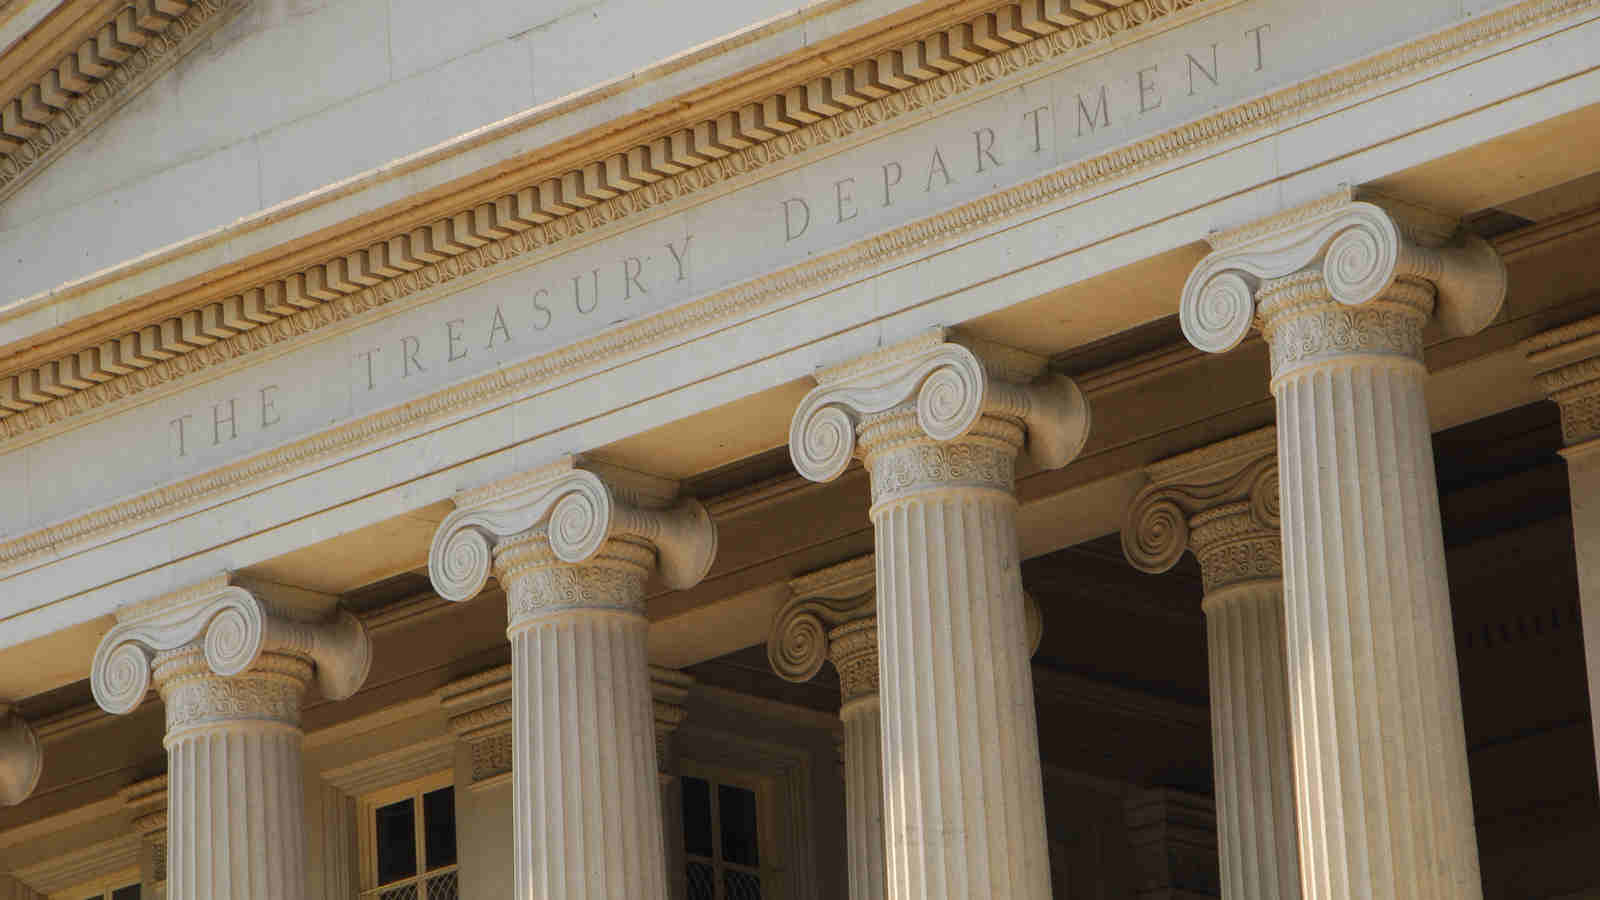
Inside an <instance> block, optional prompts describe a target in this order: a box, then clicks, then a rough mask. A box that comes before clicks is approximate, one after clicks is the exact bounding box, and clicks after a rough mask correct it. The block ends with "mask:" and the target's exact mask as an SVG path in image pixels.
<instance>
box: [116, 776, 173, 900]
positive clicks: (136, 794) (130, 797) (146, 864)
mask: <svg viewBox="0 0 1600 900" xmlns="http://www.w3.org/2000/svg"><path fill="white" fill-rule="evenodd" d="M119 796H120V797H121V798H122V806H123V809H125V810H127V813H128V816H129V819H130V824H131V825H132V826H133V831H134V833H135V834H137V835H139V881H140V883H141V884H142V885H143V887H144V891H145V893H147V894H149V895H150V897H151V898H153V900H161V898H165V897H166V896H167V776H165V775H158V776H156V777H155V778H147V779H145V780H144V781H139V782H135V783H134V784H130V785H128V786H127V787H125V788H123V789H122V791H121V792H120V794H119Z"/></svg>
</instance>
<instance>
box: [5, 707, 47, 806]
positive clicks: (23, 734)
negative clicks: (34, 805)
mask: <svg viewBox="0 0 1600 900" xmlns="http://www.w3.org/2000/svg"><path fill="white" fill-rule="evenodd" d="M43 773H44V750H43V748H42V747H41V746H40V744H39V736H38V735H37V734H35V733H34V731H33V728H32V727H31V726H29V725H28V723H27V721H26V720H25V719H23V718H22V716H21V715H20V714H19V713H18V712H17V711H16V710H15V709H14V708H13V707H12V706H11V705H10V704H6V703H0V806H16V805H17V804H18V803H21V802H22V801H24V800H26V799H28V796H29V795H30V794H32V793H33V789H34V788H35V787H38V785H39V776H40V775H41V774H43Z"/></svg>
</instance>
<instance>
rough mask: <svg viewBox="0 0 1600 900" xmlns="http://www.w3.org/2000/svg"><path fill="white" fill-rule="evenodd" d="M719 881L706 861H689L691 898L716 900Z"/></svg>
mask: <svg viewBox="0 0 1600 900" xmlns="http://www.w3.org/2000/svg"><path fill="white" fill-rule="evenodd" d="M716 897H717V882H716V877H715V876H714V875H712V873H711V866H709V865H707V864H706V863H699V862H692V863H689V900H716Z"/></svg>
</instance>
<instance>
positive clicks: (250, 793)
mask: <svg viewBox="0 0 1600 900" xmlns="http://www.w3.org/2000/svg"><path fill="white" fill-rule="evenodd" d="M322 618H323V616H321V615H317V614H315V613H313V612H311V611H309V610H306V609H304V608H300V607H291V606H287V605H279V604H277V603H273V604H272V605H269V602H268V599H267V598H263V597H260V596H257V594H255V593H252V592H251V591H250V590H247V589H245V588H244V587H241V586H237V585H231V584H229V583H228V580H227V579H226V578H217V579H213V580H212V581H209V582H206V583H205V584H202V585H199V586H197V587H195V588H192V589H190V590H187V591H182V592H179V593H176V594H170V595H167V596H165V597H160V598H157V599H155V600H151V601H146V602H143V603H138V604H134V605H131V606H125V607H123V608H121V609H119V610H118V611H117V625H116V626H115V627H113V628H112V629H111V631H110V632H109V633H107V634H106V636H105V638H104V639H103V640H102V641H101V642H100V646H99V648H98V649H97V650H96V651H95V658H94V668H93V670H92V673H91V685H92V687H93V690H94V696H95V700H96V701H97V702H98V703H99V704H100V706H101V708H102V709H104V710H106V711H107V712H110V713H114V714H116V713H126V712H129V711H131V710H133V709H134V708H136V707H137V706H138V705H139V704H140V703H141V702H142V701H143V700H144V697H145V694H146V692H147V691H148V690H149V688H150V684H151V681H152V677H153V679H154V682H155V685H156V689H157V690H158V691H159V692H160V694H161V699H162V700H163V701H164V702H165V704H166V711H167V736H166V740H165V742H164V743H165V744H166V748H167V798H168V814H167V853H168V864H167V896H168V897H169V898H171V900H259V898H262V897H274V898H287V900H303V898H305V897H306V896H307V889H308V878H307V873H306V845H305V809H304V806H305V799H304V798H305V790H304V784H303V780H302V775H301V769H302V762H301V755H300V741H301V733H300V703H301V699H302V697H303V696H304V694H305V689H306V687H307V686H308V685H309V684H310V683H311V682H312V680H313V679H315V680H316V682H317V684H318V686H319V687H320V688H321V691H322V694H323V696H325V697H327V698H329V699H334V700H339V699H344V698H346V697H349V696H350V695H351V694H353V693H355V692H356V690H357V689H359V688H360V687H361V683H362V682H363V681H365V680H366V676H367V670H368V668H369V666H370V664H371V661H372V645H371V642H370V641H369V639H368V637H367V632H366V629H365V628H364V627H362V625H361V623H360V622H359V621H357V620H356V618H355V617H354V616H352V615H350V614H349V613H348V612H340V613H339V614H338V615H337V617H336V618H335V619H333V621H330V622H326V623H324V622H322V621H321V619H322Z"/></svg>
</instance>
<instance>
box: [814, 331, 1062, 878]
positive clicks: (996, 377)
mask: <svg viewBox="0 0 1600 900" xmlns="http://www.w3.org/2000/svg"><path fill="white" fill-rule="evenodd" d="M816 377H817V382H818V386H817V387H816V388H815V389H814V390H812V391H811V393H809V394H808V395H806V397H805V399H803V400H802V401H801V403H800V406H799V409H798V410H797V411H796V413H795V417H794V420H793V423H792V424H791V426H790V431H789V453H790V456H791V458H792V459H793V461H794V464H795V468H796V469H798V470H799V472H800V473H801V474H802V475H804V476H806V477H807V478H810V479H812V480H815V481H826V480H828V479H831V478H834V477H836V476H837V475H838V474H839V473H841V472H842V471H843V470H844V469H845V467H846V466H847V465H848V464H849V462H850V460H851V458H852V457H854V456H856V455H860V456H861V457H862V459H863V461H864V462H865V464H866V467H867V470H868V472H869V473H870V474H871V485H872V508H871V510H870V515H871V517H872V521H873V525H874V530H875V533H876V551H875V557H874V558H875V569H876V573H875V580H876V584H877V600H876V602H877V616H878V627H877V631H878V650H879V654H880V658H879V664H880V665H879V674H880V683H879V704H880V708H881V712H882V715H881V727H882V729H883V738H882V748H883V773H884V841H885V858H886V862H887V881H886V884H887V888H888V896H889V897H892V898H895V900H912V898H917V900H946V898H949V900H956V898H980V897H983V898H988V897H1008V898H1013V900H1044V898H1047V897H1048V896H1049V891H1050V885H1049V860H1048V856H1047V848H1046V843H1045V828H1044V801H1043V792H1042V775H1041V772H1040V765H1039V747H1038V739H1037V732H1038V723H1037V722H1036V721H1035V718H1034V705H1033V702H1032V695H1033V688H1032V680H1031V673H1030V670H1029V665H1028V656H1029V651H1028V637H1027V632H1028V626H1027V622H1026V619H1027V616H1026V612H1025V603H1024V598H1023V591H1022V580H1021V570H1020V566H1019V562H1020V560H1019V559H1018V554H1019V551H1018V547H1017V535H1016V499H1015V496H1014V494H1013V472H1014V464H1015V459H1016V454H1017V453H1018V451H1019V450H1022V449H1026V450H1027V452H1028V453H1029V455H1030V456H1031V457H1032V458H1033V460H1034V461H1035V462H1036V463H1038V464H1039V465H1041V466H1043V467H1047V468H1053V467H1058V466H1062V465H1065V464H1066V463H1067V462H1069V461H1071V459H1072V458H1073V457H1074V456H1076V455H1077V453H1078V451H1079V450H1080V449H1082V447H1083V443H1084V441H1085V439H1086V438H1087V436H1088V429H1089V411H1088V407H1087V405H1086V403H1085V401H1084V397H1083V394H1082V392H1081V391H1079V390H1078V388H1077V386H1076V385H1075V384H1073V383H1072V382H1071V381H1070V380H1069V379H1066V378H1063V377H1061V376H1057V375H1050V374H1047V373H1046V372H1045V361H1044V360H1043V359H1041V358H1039V357H1035V356H1032V355H1031V354H1027V353H1023V352H1020V351H1017V350H1014V349H1011V348H1006V347H1000V346H997V345H994V344H989V343H986V342H982V341H976V340H972V339H969V338H968V337H966V336H963V335H960V334H958V333H955V332H952V331H947V330H943V329H940V330H935V331H933V332H929V333H927V334H924V335H922V336H920V337H917V338H914V339H912V340H909V341H906V342H904V343H901V344H897V345H895V346H892V347H888V348H885V349H883V350H879V351H877V352H875V353H871V354H868V355H866V356H864V357H862V358H860V359H858V360H855V361H853V362H850V363H847V364H844V365H841V366H837V367H834V368H831V369H827V370H824V371H821V372H819V373H817V376H816ZM1023 698H1026V699H1023Z"/></svg>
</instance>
